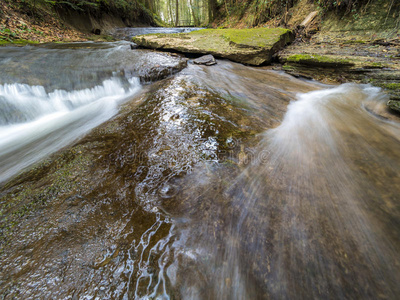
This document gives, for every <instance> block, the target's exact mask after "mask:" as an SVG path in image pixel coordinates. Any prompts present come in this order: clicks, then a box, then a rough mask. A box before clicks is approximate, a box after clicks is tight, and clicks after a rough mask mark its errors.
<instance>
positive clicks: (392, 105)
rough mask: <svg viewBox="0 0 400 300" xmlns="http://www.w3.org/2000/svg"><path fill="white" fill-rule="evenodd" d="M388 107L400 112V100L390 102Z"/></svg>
mask: <svg viewBox="0 0 400 300" xmlns="http://www.w3.org/2000/svg"><path fill="white" fill-rule="evenodd" d="M387 105H388V106H389V108H390V109H392V110H395V111H398V112H400V101H398V100H389V101H388V103H387Z"/></svg>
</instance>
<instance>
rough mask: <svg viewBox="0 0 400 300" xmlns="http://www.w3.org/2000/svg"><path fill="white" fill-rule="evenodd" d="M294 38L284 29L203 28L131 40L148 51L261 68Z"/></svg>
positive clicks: (142, 36)
mask: <svg viewBox="0 0 400 300" xmlns="http://www.w3.org/2000/svg"><path fill="white" fill-rule="evenodd" d="M293 37H294V35H293V34H292V32H291V31H290V30H288V29H284V28H253V29H203V30H198V31H193V32H190V33H176V34H147V35H140V36H136V37H134V38H133V39H132V41H133V42H135V43H136V44H138V45H139V46H141V47H145V48H151V49H160V50H167V51H178V52H183V53H195V54H212V55H214V56H216V57H221V58H227V59H230V60H232V61H236V62H240V63H244V64H249V65H262V64H268V63H270V62H271V58H272V55H273V54H275V53H276V52H277V51H279V50H281V49H282V48H283V47H284V46H285V45H286V44H288V43H290V42H291V41H292V40H293Z"/></svg>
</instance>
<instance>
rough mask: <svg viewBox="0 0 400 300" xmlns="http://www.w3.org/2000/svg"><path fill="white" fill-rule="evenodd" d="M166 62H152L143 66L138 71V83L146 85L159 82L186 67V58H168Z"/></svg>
mask: <svg viewBox="0 0 400 300" xmlns="http://www.w3.org/2000/svg"><path fill="white" fill-rule="evenodd" d="M168 60H169V61H168V62H164V63H159V64H157V63H154V62H149V63H148V64H145V66H144V67H143V68H141V69H140V70H139V71H138V75H139V78H140V82H141V83H144V84H146V83H150V82H154V81H157V80H161V79H164V78H167V77H168V76H171V75H173V74H176V73H178V72H179V71H181V70H183V69H184V68H186V67H187V62H188V59H187V58H183V57H169V58H168Z"/></svg>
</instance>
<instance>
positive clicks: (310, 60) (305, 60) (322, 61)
mask: <svg viewBox="0 0 400 300" xmlns="http://www.w3.org/2000/svg"><path fill="white" fill-rule="evenodd" d="M284 60H285V62H287V63H298V64H303V65H310V66H317V67H351V66H354V63H353V62H351V61H350V60H347V59H342V58H337V57H333V56H328V55H318V54H294V55H291V56H289V57H287V58H285V59H284Z"/></svg>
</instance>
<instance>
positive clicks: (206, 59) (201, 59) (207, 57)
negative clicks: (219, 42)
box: [193, 54, 217, 66]
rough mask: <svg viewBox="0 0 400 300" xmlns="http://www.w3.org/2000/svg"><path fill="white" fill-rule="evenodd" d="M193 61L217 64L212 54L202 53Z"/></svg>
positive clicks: (198, 63) (202, 63) (207, 64)
mask: <svg viewBox="0 0 400 300" xmlns="http://www.w3.org/2000/svg"><path fill="white" fill-rule="evenodd" d="M193 62H194V63H195V64H196V65H206V66H212V65H215V64H217V62H216V61H215V58H214V56H212V55H211V54H209V55H204V56H202V57H199V58H196V59H194V60H193Z"/></svg>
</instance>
